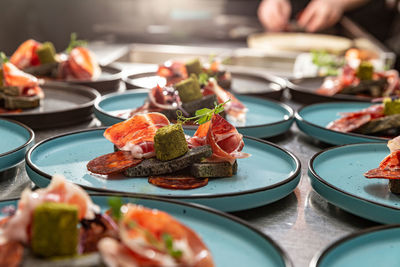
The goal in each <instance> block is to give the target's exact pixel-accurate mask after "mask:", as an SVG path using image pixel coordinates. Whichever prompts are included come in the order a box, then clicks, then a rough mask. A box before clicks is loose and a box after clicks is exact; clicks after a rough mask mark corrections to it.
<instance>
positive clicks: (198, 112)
mask: <svg viewBox="0 0 400 267" xmlns="http://www.w3.org/2000/svg"><path fill="white" fill-rule="evenodd" d="M211 111H212V110H211V109H209V108H202V109H198V110H196V116H201V115H206V114H208V113H210V112H211Z"/></svg>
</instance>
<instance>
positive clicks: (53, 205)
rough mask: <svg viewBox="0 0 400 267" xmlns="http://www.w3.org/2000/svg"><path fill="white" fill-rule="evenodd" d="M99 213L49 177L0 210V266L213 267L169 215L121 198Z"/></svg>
mask: <svg viewBox="0 0 400 267" xmlns="http://www.w3.org/2000/svg"><path fill="white" fill-rule="evenodd" d="M109 205H110V209H109V210H108V211H106V212H104V213H101V212H100V208H99V207H98V206H97V205H95V204H94V203H93V202H92V200H91V198H90V196H89V195H88V194H87V193H86V192H85V191H84V190H83V189H82V188H80V187H79V186H77V185H74V184H71V183H69V182H67V181H66V180H65V179H64V178H63V177H62V176H57V175H56V176H54V177H53V178H52V181H51V183H50V184H49V186H48V187H47V188H43V189H38V190H36V191H31V190H30V189H25V190H24V191H23V193H22V195H21V199H20V201H19V203H18V206H17V207H10V206H9V207H7V208H5V209H3V214H5V215H7V216H6V217H5V218H3V219H1V221H0V265H1V266H20V265H23V266H49V265H51V266H99V265H103V264H105V265H107V266H138V267H140V266H143V267H149V266H193V267H196V266H204V267H207V266H214V264H213V260H212V256H211V253H210V251H209V250H208V249H207V247H206V246H205V244H204V243H203V241H202V240H201V238H200V237H199V236H198V235H197V234H196V233H195V232H194V231H193V230H191V229H190V228H188V227H187V226H185V225H183V224H182V223H180V222H179V221H178V220H176V219H175V218H173V217H172V216H170V215H169V214H167V213H165V212H162V211H158V210H153V209H148V208H146V207H143V206H140V205H135V204H131V203H129V204H123V203H122V201H121V199H118V198H112V199H109Z"/></svg>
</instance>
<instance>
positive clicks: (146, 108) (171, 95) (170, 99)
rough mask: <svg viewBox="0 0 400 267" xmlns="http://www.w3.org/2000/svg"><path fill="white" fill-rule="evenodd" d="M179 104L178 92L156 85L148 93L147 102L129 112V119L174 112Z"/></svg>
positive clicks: (171, 88)
mask: <svg viewBox="0 0 400 267" xmlns="http://www.w3.org/2000/svg"><path fill="white" fill-rule="evenodd" d="M181 104H182V103H181V100H180V99H179V95H178V91H176V90H175V89H174V88H173V87H168V86H166V87H160V86H159V85H157V86H156V87H154V88H153V89H151V90H150V91H149V95H148V100H147V101H146V102H145V103H144V104H143V106H140V107H138V108H136V109H134V110H132V111H131V113H130V117H131V116H134V115H136V114H142V113H149V112H160V111H163V110H176V109H177V108H178V107H179V106H180V105H181Z"/></svg>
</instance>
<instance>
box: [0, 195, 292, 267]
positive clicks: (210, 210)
mask: <svg viewBox="0 0 400 267" xmlns="http://www.w3.org/2000/svg"><path fill="white" fill-rule="evenodd" d="M89 196H91V197H92V196H94V197H109V196H114V197H116V196H118V197H122V198H138V199H146V200H155V201H159V202H166V203H170V204H172V205H178V206H186V207H190V208H194V209H199V210H202V211H204V212H207V213H212V214H214V215H217V216H221V217H223V218H226V219H228V220H230V221H233V222H235V223H237V224H239V225H242V226H244V227H246V228H248V229H250V230H251V231H252V232H254V233H255V234H257V235H259V236H260V237H262V238H263V239H264V240H266V241H267V242H268V243H270V244H271V245H272V247H273V248H274V249H276V251H277V252H278V254H279V255H280V256H281V257H282V260H283V262H284V264H285V266H286V267H292V266H293V262H292V260H291V259H290V257H289V255H288V254H287V252H286V251H285V250H284V249H283V248H281V247H280V246H279V245H278V243H277V242H275V241H274V240H273V239H272V238H271V237H269V236H268V235H267V234H265V233H263V232H262V231H261V230H259V229H257V228H256V227H254V226H252V225H251V224H250V223H248V222H246V221H245V220H243V219H241V218H239V217H236V216H234V215H232V214H229V213H226V212H222V211H219V210H216V209H213V208H210V207H208V206H203V205H200V204H197V203H188V202H182V201H178V200H173V199H166V198H162V197H155V196H147V195H144V194H134V195H133V194H127V193H116V192H114V193H113V192H109V193H104V192H103V193H89ZM19 199H20V198H9V199H2V200H0V203H2V202H7V201H18V200H19Z"/></svg>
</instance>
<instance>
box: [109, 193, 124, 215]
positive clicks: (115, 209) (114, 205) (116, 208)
mask: <svg viewBox="0 0 400 267" xmlns="http://www.w3.org/2000/svg"><path fill="white" fill-rule="evenodd" d="M122 205H124V203H123V202H122V199H121V198H120V197H110V198H109V199H108V206H110V209H111V216H112V217H113V218H114V219H115V220H116V221H119V219H121V217H122V212H121V207H122Z"/></svg>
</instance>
